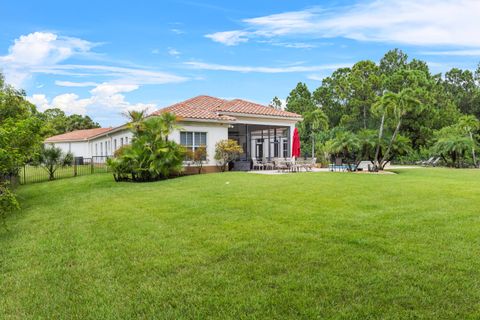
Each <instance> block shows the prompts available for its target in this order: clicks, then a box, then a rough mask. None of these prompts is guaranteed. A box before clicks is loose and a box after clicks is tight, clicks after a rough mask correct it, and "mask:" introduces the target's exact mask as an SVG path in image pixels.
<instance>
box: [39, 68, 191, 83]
mask: <svg viewBox="0 0 480 320" xmlns="http://www.w3.org/2000/svg"><path fill="white" fill-rule="evenodd" d="M31 71H32V73H44V74H55V75H69V76H83V77H86V76H90V77H96V76H101V77H110V78H113V80H111V81H109V82H112V83H135V84H166V83H179V82H183V81H186V80H188V78H185V77H182V76H177V75H174V74H171V73H168V72H162V71H154V70H147V69H141V68H127V67H117V66H108V65H78V64H61V65H55V66H43V67H38V68H34V69H32V70H31Z"/></svg>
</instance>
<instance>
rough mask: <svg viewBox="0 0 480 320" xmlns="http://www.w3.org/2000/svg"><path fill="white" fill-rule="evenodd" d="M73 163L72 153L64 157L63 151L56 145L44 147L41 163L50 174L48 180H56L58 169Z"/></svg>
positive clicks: (41, 152) (40, 158)
mask: <svg viewBox="0 0 480 320" xmlns="http://www.w3.org/2000/svg"><path fill="white" fill-rule="evenodd" d="M69 158H70V159H69ZM68 161H69V162H68ZM72 161H73V155H72V154H71V153H70V154H67V155H64V154H63V152H62V149H60V148H57V147H55V146H54V145H50V146H42V149H41V151H40V157H39V162H40V166H41V167H42V168H43V169H45V170H46V171H47V172H48V178H49V179H50V180H54V179H55V172H56V171H57V169H58V168H60V167H64V166H65V165H66V164H71V163H72Z"/></svg>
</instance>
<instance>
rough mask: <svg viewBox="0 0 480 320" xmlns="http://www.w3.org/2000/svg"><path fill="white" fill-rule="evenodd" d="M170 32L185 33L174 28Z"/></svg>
mask: <svg viewBox="0 0 480 320" xmlns="http://www.w3.org/2000/svg"><path fill="white" fill-rule="evenodd" d="M170 31H172V32H173V33H175V34H184V33H185V31H183V30H180V29H176V28H173V29H170Z"/></svg>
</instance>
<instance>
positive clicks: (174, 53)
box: [168, 48, 181, 57]
mask: <svg viewBox="0 0 480 320" xmlns="http://www.w3.org/2000/svg"><path fill="white" fill-rule="evenodd" d="M168 54H169V55H171V56H173V57H178V56H179V55H180V54H181V52H180V51H178V50H176V49H174V48H168Z"/></svg>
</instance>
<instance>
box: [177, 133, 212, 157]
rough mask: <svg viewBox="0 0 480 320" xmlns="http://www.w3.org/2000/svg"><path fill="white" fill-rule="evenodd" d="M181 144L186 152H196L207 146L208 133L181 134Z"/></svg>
mask: <svg viewBox="0 0 480 320" xmlns="http://www.w3.org/2000/svg"><path fill="white" fill-rule="evenodd" d="M180 144H181V145H182V146H184V147H185V149H186V150H190V151H192V152H193V151H195V150H196V149H197V148H198V147H200V146H206V145H207V133H206V132H186V131H182V132H180Z"/></svg>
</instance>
